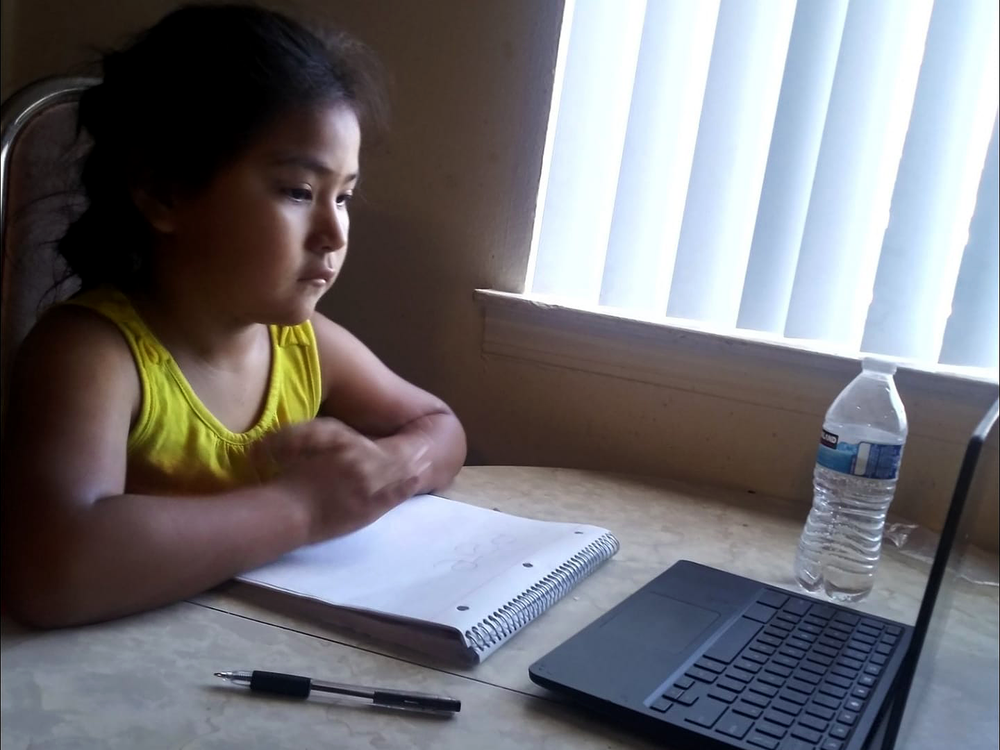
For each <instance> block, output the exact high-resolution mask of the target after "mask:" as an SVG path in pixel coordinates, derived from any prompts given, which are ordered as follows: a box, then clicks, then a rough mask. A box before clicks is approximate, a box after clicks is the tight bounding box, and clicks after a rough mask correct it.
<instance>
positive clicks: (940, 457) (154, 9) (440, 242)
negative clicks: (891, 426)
mask: <svg viewBox="0 0 1000 750" xmlns="http://www.w3.org/2000/svg"><path fill="white" fill-rule="evenodd" d="M173 5H175V3H174V2H170V1H168V0H141V1H139V0H132V1H131V2H127V3H121V2H118V1H112V0H92V1H91V2H89V3H70V2H68V0H18V4H17V6H16V7H15V6H13V5H12V3H11V0H4V20H5V21H7V20H8V18H9V17H12V18H13V19H14V21H15V24H14V29H13V31H11V32H8V24H6V23H5V35H6V34H8V33H9V34H11V36H10V37H8V36H5V37H4V41H5V44H4V52H3V54H4V91H5V93H9V91H10V88H9V86H10V85H19V84H21V83H24V82H26V81H28V80H31V79H33V78H36V77H39V76H42V75H47V74H52V73H57V72H61V71H66V70H68V69H71V68H72V67H73V66H75V65H77V64H78V63H79V62H80V61H81V60H84V59H86V58H87V57H88V54H89V52H88V49H89V48H92V47H95V46H96V47H100V46H104V45H108V44H112V43H114V42H115V41H117V40H118V39H120V38H121V37H122V36H123V35H124V34H126V33H128V32H130V31H132V30H134V29H136V28H139V27H141V26H142V25H145V24H147V23H149V22H150V21H152V20H154V19H155V18H156V17H157V16H158V15H159V14H160V13H161V12H163V11H164V10H165V9H167V8H169V7H172V6H173ZM286 5H287V4H286ZM299 7H301V8H303V9H304V10H305V11H307V12H308V13H312V14H316V15H319V16H322V17H325V18H327V19H329V20H331V21H333V22H336V23H338V24H340V25H342V26H343V27H345V28H346V29H348V30H349V31H352V32H354V33H355V34H357V35H358V36H359V37H361V38H362V39H363V40H365V41H366V42H367V43H368V44H370V45H371V46H372V47H373V48H374V49H375V50H376V52H377V53H378V54H379V55H380V57H381V58H382V60H383V62H384V63H385V65H386V67H387V68H388V70H389V71H390V72H391V74H392V75H393V77H394V87H393V90H392V103H393V124H392V129H391V132H390V134H389V135H388V136H387V138H386V139H385V140H384V142H382V143H381V144H379V145H378V146H377V147H376V149H375V150H374V151H373V153H371V154H369V156H368V158H367V160H366V162H365V163H364V165H363V168H364V170H365V173H366V174H365V184H364V194H365V197H364V201H363V202H361V205H359V206H358V208H357V210H356V211H355V214H354V226H353V235H352V256H351V258H350V260H349V262H348V265H347V270H346V273H345V276H344V277H343V279H342V280H341V281H340V282H339V285H338V287H337V288H336V289H335V291H334V292H333V293H332V295H331V297H330V298H329V299H328V301H327V302H326V303H325V306H326V308H325V309H326V311H327V312H329V313H330V314H332V315H333V316H334V317H336V318H337V319H339V320H340V321H342V322H343V323H345V324H346V325H347V326H348V327H349V328H351V329H352V330H354V331H355V332H356V333H357V334H358V335H360V336H361V337H362V338H363V339H364V340H365V341H366V342H367V343H368V344H369V345H370V346H372V348H373V349H375V351H376V352H377V353H378V354H379V355H380V356H382V357H383V358H384V359H385V360H386V361H387V362H388V363H389V364H390V365H391V366H392V367H394V368H395V369H397V370H398V371H399V372H401V373H402V374H403V375H405V376H406V377H408V378H410V379H412V380H414V381H415V382H417V383H419V384H421V385H423V386H424V387H426V388H428V389H430V390H432V391H434V392H436V393H438V394H439V395H440V396H442V397H443V398H445V399H446V400H447V401H448V402H449V403H451V404H452V406H453V407H454V408H455V409H456V411H457V412H458V413H459V415H460V417H461V418H462V420H463V421H464V423H465V425H466V428H467V430H468V432H469V436H470V442H471V446H472V453H471V456H470V458H471V459H472V460H474V461H482V462H487V463H500V464H502V463H516V464H541V465H565V466H576V467H592V468H600V469H608V470H615V471H628V472H640V473H647V474H659V475H666V476H673V477H678V478H682V479H685V480H691V481H696V482H714V483H721V484H725V485H728V486H731V487H737V488H741V489H745V490H747V491H748V495H747V498H748V502H753V495H752V494H750V492H751V491H752V492H756V493H769V494H776V495H780V496H785V497H795V498H799V499H801V500H802V503H803V513H805V509H806V507H807V503H808V499H809V477H810V471H811V466H812V461H813V459H814V456H815V446H816V440H817V435H818V429H819V425H820V422H821V420H822V414H823V411H824V409H825V406H826V404H828V403H829V401H830V400H831V399H832V398H833V396H834V395H836V392H837V391H838V390H839V388H840V387H842V385H843V384H844V383H845V382H846V381H847V380H849V378H850V376H851V371H850V368H848V367H845V365H844V364H843V363H836V362H833V363H830V362H827V361H825V360H824V361H822V362H819V363H818V364H817V365H816V366H815V367H813V366H808V367H805V366H802V365H801V361H800V360H793V361H786V362H779V363H772V364H771V365H769V366H767V367H766V368H764V369H760V368H758V369H757V370H754V371H752V372H751V371H749V370H747V372H746V375H745V380H744V381H742V382H741V381H740V379H739V378H735V379H734V378H729V380H728V381H727V382H729V386H728V390H727V388H726V387H722V386H720V387H713V388H708V389H706V388H704V387H702V385H703V383H704V382H714V380H713V378H714V375H715V374H716V373H717V372H719V371H720V370H721V371H723V372H728V373H737V374H739V373H743V372H744V370H745V369H746V368H745V362H746V361H747V356H746V355H745V353H742V352H741V351H740V350H739V348H738V347H737V348H733V347H728V348H727V347H723V350H721V351H718V352H716V353H715V354H714V355H713V356H711V357H703V356H696V357H694V358H693V359H690V358H689V360H690V361H689V364H688V365H686V367H687V371H686V373H683V374H677V373H676V372H673V371H672V370H671V369H670V368H669V367H667V368H666V369H665V370H663V371H662V372H660V373H659V374H657V375H655V376H650V375H649V373H648V372H647V371H646V370H647V368H644V367H643V366H641V364H640V365H636V363H635V357H634V352H635V351H638V352H640V353H641V352H643V351H646V350H645V349H643V346H638V348H637V349H635V348H633V349H630V350H629V351H632V352H633V355H632V364H626V365H623V366H611V365H607V363H605V365H599V366H596V367H594V366H593V362H592V359H593V358H592V357H588V356H587V352H588V351H589V350H590V348H591V347H593V346H595V345H596V346H601V345H602V344H601V342H600V341H596V342H595V341H594V340H592V339H588V338H587V337H583V338H579V337H577V338H575V339H573V340H572V341H569V343H567V341H568V340H567V339H566V337H565V335H563V333H560V332H558V331H557V332H556V333H552V332H551V331H550V332H544V331H543V332H542V333H540V334H537V335H535V337H534V339H532V340H533V341H535V342H536V343H537V346H538V349H539V352H540V354H539V353H532V352H531V351H529V349H530V347H523V346H522V347H520V348H518V347H514V350H510V349H509V348H508V349H504V348H503V347H502V346H492V345H486V346H485V349H484V316H483V312H482V309H481V307H480V306H479V305H478V304H477V303H476V301H475V300H474V297H473V290H474V289H476V288H480V287H485V288H494V289H500V290H507V291H520V286H521V282H522V280H523V276H524V269H525V267H526V263H527V256H528V248H529V243H530V236H531V222H532V218H533V211H534V196H535V191H536V188H537V182H538V174H539V170H540V164H541V150H542V144H543V139H544V132H545V124H546V116H547V103H548V100H549V96H550V93H551V85H552V76H553V68H554V64H555V53H556V46H557V41H558V34H559V23H560V15H561V8H562V3H561V2H559V0H475V2H469V1H468V0H420V1H416V0H349V1H347V0H307V1H306V2H302V3H299ZM12 9H13V10H12ZM8 38H9V39H11V40H12V43H10V44H8V43H7V40H8ZM491 317H492V315H491ZM491 325H492V323H491ZM615 340H617V339H615ZM558 347H563V348H566V347H569V350H573V347H576V352H577V353H576V354H572V355H567V356H565V357H563V358H562V359H558V358H556V359H554V358H553V357H552V356H549V354H550V352H551V350H553V349H554V348H558ZM657 347H658V348H657V349H656V350H655V351H656V354H657V356H659V357H661V358H664V357H665V358H666V359H667V360H670V359H671V358H673V357H674V356H675V355H676V357H677V358H678V359H683V358H684V357H685V356H687V354H685V352H687V351H688V350H687V349H685V344H684V337H683V336H682V337H680V338H677V337H674V338H670V337H667V338H666V339H662V340H660V339H658V340H657ZM627 358H628V357H626V359H627ZM612 364H613V363H612ZM699 367H700V368H702V369H701V370H700V372H701V375H702V376H703V377H698V373H699V370H698V368H699ZM662 369H663V368H661V370H662ZM751 369H752V368H751ZM692 373H694V375H692ZM762 373H763V374H762ZM761 380H766V381H767V382H768V383H769V388H770V390H768V391H767V393H764V395H760V396H759V397H754V398H748V397H747V396H746V393H745V391H746V390H747V389H746V388H745V387H743V384H744V383H756V382H758V381H761ZM917 380H920V378H917ZM911 381H912V378H911V379H910V380H907V378H906V377H902V378H901V380H900V389H901V391H902V392H903V396H904V400H905V401H906V403H907V406H908V407H909V411H910V418H911V422H912V423H913V424H914V425H917V427H915V429H914V432H913V434H912V435H911V439H910V443H909V445H908V448H907V454H906V460H905V463H904V476H903V480H902V482H901V485H900V491H899V500H898V501H897V507H896V510H897V511H899V512H901V513H904V514H906V515H908V516H910V517H913V518H916V519H917V520H919V521H920V522H921V523H924V524H925V525H928V526H932V527H934V526H937V525H938V524H939V523H940V520H941V515H942V513H943V507H944V506H943V503H944V502H945V501H946V500H947V498H948V496H949V494H950V487H951V485H952V483H953V481H954V477H955V475H956V471H957V465H958V461H959V459H960V456H961V452H962V447H963V446H962V441H963V440H964V435H965V434H967V432H968V430H969V429H970V428H971V424H972V422H973V421H974V419H975V415H976V414H977V413H978V412H979V410H981V409H982V408H984V406H985V403H986V402H987V401H988V400H989V398H990V389H989V388H985V389H984V388H983V387H981V386H980V387H969V388H966V387H963V386H962V385H961V384H960V383H958V384H956V383H955V382H953V381H949V382H947V383H944V384H943V385H942V386H941V387H940V388H937V389H936V390H935V389H934V388H931V389H928V388H926V387H925V385H926V384H925V385H921V386H920V387H917V386H915V385H914V384H913V382H911ZM920 382H923V381H920ZM750 390H753V388H751V389H750ZM758 390H759V389H758ZM994 390H995V389H994ZM768 394H769V395H768ZM733 435H741V436H743V435H750V436H754V438H755V439H752V440H749V439H748V440H737V439H734V438H733ZM988 456H989V462H990V465H989V471H990V472H991V476H990V480H989V483H988V486H987V489H986V491H985V492H984V493H982V495H981V497H980V498H979V501H978V502H979V504H980V506H981V514H982V519H983V520H982V522H981V523H980V538H981V540H982V541H984V542H986V543H988V544H990V545H991V546H994V547H995V546H996V538H997V515H996V513H997V512H996V506H997V494H998V491H997V468H996V467H997V447H996V443H995V441H994V442H993V444H992V445H991V446H990V447H989V448H988ZM613 501H614V498H609V502H613Z"/></svg>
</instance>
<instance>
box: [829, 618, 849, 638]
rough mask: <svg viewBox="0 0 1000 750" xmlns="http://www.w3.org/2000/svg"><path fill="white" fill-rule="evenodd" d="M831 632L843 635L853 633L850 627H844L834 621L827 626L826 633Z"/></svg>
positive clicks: (842, 624)
mask: <svg viewBox="0 0 1000 750" xmlns="http://www.w3.org/2000/svg"><path fill="white" fill-rule="evenodd" d="M832 630H836V631H838V632H840V633H845V634H846V635H850V634H851V633H853V632H854V628H852V627H851V626H850V625H845V624H844V623H842V622H837V621H836V620H834V621H833V622H831V623H830V624H829V625H827V632H830V631H832Z"/></svg>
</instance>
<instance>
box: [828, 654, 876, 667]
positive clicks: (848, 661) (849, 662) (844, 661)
mask: <svg viewBox="0 0 1000 750" xmlns="http://www.w3.org/2000/svg"><path fill="white" fill-rule="evenodd" d="M876 656H878V654H876ZM873 658H874V657H873ZM837 664H839V665H840V666H842V667H847V668H848V669H855V670H857V669H861V667H863V666H864V665H865V664H864V662H863V661H861V660H860V659H855V658H853V657H851V656H844V655H843V654H841V656H840V658H839V659H837Z"/></svg>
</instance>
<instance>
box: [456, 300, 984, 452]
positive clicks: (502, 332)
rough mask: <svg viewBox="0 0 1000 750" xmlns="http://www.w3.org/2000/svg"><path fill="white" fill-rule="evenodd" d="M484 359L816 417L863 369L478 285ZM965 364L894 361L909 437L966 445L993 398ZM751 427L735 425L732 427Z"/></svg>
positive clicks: (767, 343)
mask: <svg viewBox="0 0 1000 750" xmlns="http://www.w3.org/2000/svg"><path fill="white" fill-rule="evenodd" d="M475 298H476V300H477V302H478V304H479V305H480V306H481V308H482V309H483V312H484V319H485V321H484V330H483V344H482V350H483V353H484V354H485V355H487V356H495V357H505V358H509V359H515V360H522V361H525V362H531V363H536V364H543V365H549V366H554V367H560V368H565V369H569V370H576V371H581V372H587V373H596V374H601V375H607V376H611V377H615V378H622V379H625V380H632V381H636V382H639V383H646V384H652V385H658V386H662V387H667V388H672V389H675V390H686V391H693V392H696V393H701V394H706V395H711V396H717V397H719V398H726V399H734V400H737V401H741V402H745V403H752V404H757V405H760V406H764V407H768V408H777V409H782V410H787V411H795V412H800V413H805V414H810V415H820V416H822V415H823V414H824V413H825V412H826V410H827V408H828V407H829V405H830V402H831V401H832V399H833V397H834V396H836V394H837V393H838V392H839V391H840V389H841V388H843V386H844V385H845V384H846V383H847V382H849V381H850V380H851V379H852V378H853V377H854V376H855V375H856V374H857V373H858V372H859V371H860V363H859V362H860V360H859V358H858V357H853V356H847V355H844V354H841V353H836V352H830V351H819V350H817V349H814V348H811V347H809V346H798V345H796V344H793V343H790V342H788V341H776V340H768V339H767V338H765V337H763V336H761V337H753V336H752V334H751V335H747V336H742V335H740V336H737V335H733V334H722V333H718V332H713V331H710V330H706V329H704V328H699V327H698V326H696V325H691V324H690V323H689V322H688V321H675V320H668V321H652V320H639V319H635V318H630V317H625V316H622V315H616V314H614V313H613V312H608V311H605V310H600V311H598V310H592V309H581V308H575V307H569V306H566V305H564V304H560V303H555V302H552V301H547V300H544V299H539V298H533V297H530V296H527V295H522V294H512V293H508V292H498V291H494V290H488V289H477V290H476V292H475ZM980 373H981V371H978V370H976V371H973V370H972V368H943V367H942V368H939V369H935V370H931V369H926V368H920V367H917V366H914V365H911V364H901V365H900V366H899V370H898V372H897V374H896V384H897V387H898V388H899V390H900V392H901V394H902V397H903V401H904V403H905V404H906V407H907V412H908V416H909V419H910V434H911V436H912V435H924V436H926V437H931V438H935V439H939V440H947V441H949V442H956V443H961V444H964V443H966V442H967V441H968V439H969V434H970V432H971V430H972V427H973V426H974V425H975V424H976V423H977V422H978V420H979V419H980V418H981V417H982V414H983V412H984V411H985V410H986V408H987V406H988V405H989V404H990V403H992V401H993V400H994V399H995V398H996V397H997V381H996V379H994V378H990V377H983V376H982V375H981V374H980ZM741 427H744V428H746V429H753V426H752V425H743V426H741V425H735V426H734V428H735V429H740V428H741Z"/></svg>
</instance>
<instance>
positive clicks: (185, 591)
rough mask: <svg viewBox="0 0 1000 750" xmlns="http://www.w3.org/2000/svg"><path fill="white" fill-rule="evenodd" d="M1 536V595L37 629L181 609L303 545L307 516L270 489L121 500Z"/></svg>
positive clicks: (26, 523)
mask: <svg viewBox="0 0 1000 750" xmlns="http://www.w3.org/2000/svg"><path fill="white" fill-rule="evenodd" d="M19 521H21V522H22V523H21V524H20V528H19V533H18V534H17V535H16V538H15V536H14V535H12V534H7V535H5V536H6V537H7V538H6V539H5V550H4V552H5V555H4V557H5V558H6V559H5V561H4V563H5V564H4V574H5V575H4V578H5V580H4V595H5V600H6V601H5V604H6V605H7V606H9V607H10V608H11V610H12V614H14V615H15V616H18V617H20V618H21V619H23V620H26V621H28V622H31V623H33V624H35V625H39V626H43V627H59V626H65V625H74V624H79V623H83V622H91V621H95V620H103V619H108V618H112V617H118V616H121V615H125V614H130V613H133V612H138V611H141V610H146V609H150V608H152V607H156V606H160V605H163V604H167V603H170V602H174V601H178V600H180V599H183V598H185V597H187V596H192V595H194V594H197V593H199V592H201V591H204V590H206V589H208V588H210V587H212V586H214V585H216V584H218V583H221V582H223V581H225V580H227V579H229V578H231V577H232V576H234V575H236V574H238V573H240V572H243V571H245V570H249V569H252V568H254V567H256V566H259V565H262V564H264V563H266V562H268V561H270V560H273V559H274V558H276V557H278V556H280V555H281V554H283V553H285V552H287V551H289V550H292V549H295V548H296V547H299V546H301V545H302V544H304V543H305V542H306V541H307V539H308V517H307V514H306V512H305V511H304V509H303V506H302V505H301V504H300V503H298V502H296V501H295V500H294V499H293V498H292V497H291V496H290V494H289V493H287V492H285V491H284V490H283V489H282V487H281V485H279V484H277V483H272V484H269V485H261V486H257V487H253V488H248V489H244V490H238V491H232V492H228V493H223V494H219V495H208V496H204V497H197V496H193V497H185V496H171V497H154V496H147V495H119V496H114V497H107V498H103V499H101V500H98V501H96V502H94V503H93V504H91V505H90V506H88V507H86V508H81V509H79V510H77V511H75V512H73V513H71V514H68V515H67V516H66V517H64V518H61V519H54V518H51V517H49V518H37V519H35V518H31V517H26V518H22V519H19Z"/></svg>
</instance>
